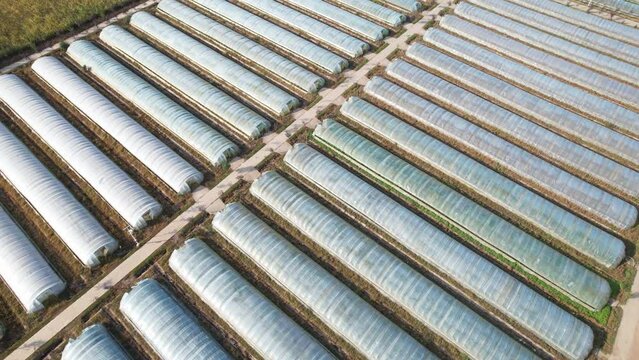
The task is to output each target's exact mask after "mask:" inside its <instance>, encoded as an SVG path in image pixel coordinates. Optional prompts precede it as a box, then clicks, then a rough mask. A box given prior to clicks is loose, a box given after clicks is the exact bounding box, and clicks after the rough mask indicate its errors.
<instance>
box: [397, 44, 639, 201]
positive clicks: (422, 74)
mask: <svg viewBox="0 0 639 360" xmlns="http://www.w3.org/2000/svg"><path fill="white" fill-rule="evenodd" d="M424 48H426V47H424ZM426 49H428V50H430V48H426ZM409 51H410V50H409ZM420 55H423V54H420ZM437 55H438V54H437V52H435V54H434V55H433V56H432V57H436V56H437ZM425 58H431V55H430V51H428V55H426V56H420V59H425ZM445 62H446V63H449V64H451V63H452V64H454V62H455V60H454V59H450V58H449V59H446V60H445ZM386 73H387V74H388V75H389V76H390V77H392V78H393V79H395V80H397V81H398V82H400V83H404V84H408V85H409V86H411V87H413V88H415V89H416V90H418V91H419V92H420V93H422V94H425V95H426V96H428V97H429V98H432V99H435V100H436V101H439V102H440V103H442V104H445V105H446V106H447V107H448V108H449V109H452V110H454V111H456V113H458V114H462V115H463V116H465V117H466V118H470V119H473V120H474V123H476V124H478V125H480V126H481V127H484V128H486V129H487V130H490V129H496V130H497V131H499V132H500V133H502V134H505V135H507V136H508V137H510V138H513V139H516V140H517V141H518V142H519V143H522V144H525V145H526V146H528V147H530V148H532V149H534V150H535V151H537V152H539V153H541V154H543V155H544V156H545V157H547V158H550V159H552V160H554V161H555V162H558V163H560V164H562V165H563V168H567V169H571V168H574V169H577V170H579V171H581V172H583V173H585V174H587V175H588V176H589V177H592V178H595V179H597V180H599V181H601V182H603V183H605V184H608V185H609V186H611V187H612V188H615V189H617V190H618V191H621V192H624V193H626V194H629V195H631V196H636V195H638V194H639V173H638V172H636V171H635V170H632V169H630V168H628V167H626V166H623V165H621V164H619V163H617V162H615V161H613V160H610V159H609V158H607V157H605V156H602V155H600V154H599V153H596V152H594V151H592V150H590V149H588V148H585V147H583V146H581V145H579V144H576V143H574V142H572V141H570V140H568V139H566V138H564V137H562V136H560V135H557V134H556V133H554V132H552V131H549V130H548V129H546V128H544V127H542V126H539V125H537V124H535V123H534V122H531V121H529V120H527V119H525V118H523V117H521V116H519V115H517V114H515V113H513V112H510V111H508V110H506V109H504V108H503V107H500V106H498V105H495V104H494V103H492V102H490V101H488V100H485V99H484V98H482V97H480V96H478V95H475V94H473V93H472V92H470V91H468V90H466V89H464V88H461V87H459V86H457V85H455V84H453V83H450V82H448V81H446V80H444V79H442V78H440V77H438V76H435V75H433V74H431V73H429V72H426V71H424V70H422V69H420V68H418V67H416V66H414V65H412V64H410V63H408V62H406V61H403V60H399V59H398V60H394V61H393V62H392V63H391V64H390V65H389V66H387V67H386ZM560 121H561V120H560ZM502 137H503V135H502ZM508 137H504V138H505V139H508ZM515 161H517V160H513V162H515Z"/></svg>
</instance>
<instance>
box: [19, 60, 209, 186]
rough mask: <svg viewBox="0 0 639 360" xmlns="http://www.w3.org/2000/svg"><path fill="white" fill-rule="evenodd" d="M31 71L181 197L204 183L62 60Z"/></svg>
mask: <svg viewBox="0 0 639 360" xmlns="http://www.w3.org/2000/svg"><path fill="white" fill-rule="evenodd" d="M31 69H32V70H33V71H34V72H35V73H36V74H37V75H38V77H40V79H42V80H43V81H44V82H45V83H47V84H48V85H49V86H50V87H51V88H52V89H53V90H54V91H56V92H57V93H58V94H59V95H61V96H62V97H64V98H65V99H66V100H67V101H69V102H70V103H71V104H72V105H73V106H74V108H75V109H77V110H78V111H79V112H81V113H82V114H83V115H84V116H85V117H86V118H88V119H89V120H91V121H92V122H93V123H95V124H96V125H98V126H99V127H100V128H101V129H102V130H104V131H105V132H107V133H108V134H109V135H111V136H112V137H113V138H114V139H115V140H116V141H117V142H119V143H120V144H121V145H122V146H123V147H124V148H125V149H126V150H127V151H129V152H130V153H131V154H132V155H133V156H135V157H136V158H137V159H138V160H140V161H141V162H142V163H143V164H144V165H145V166H146V167H147V168H149V170H151V172H153V173H155V174H156V175H157V176H158V177H159V178H160V179H162V181H164V182H165V183H166V184H167V185H169V187H171V188H172V189H173V190H174V191H176V192H177V193H178V194H187V193H189V192H190V191H191V189H192V188H195V187H196V186H197V185H198V184H199V183H201V182H202V180H203V175H202V173H201V172H199V171H198V170H197V169H195V168H194V167H193V166H191V164H189V163H188V162H187V161H186V160H184V159H183V158H182V157H181V156H180V155H178V154H176V153H175V152H174V151H173V150H171V148H169V147H168V146H166V145H165V144H164V143H162V142H161V141H160V140H159V139H158V138H157V137H155V135H153V134H151V133H150V132H149V131H148V130H146V129H145V128H144V127H143V126H142V125H140V124H138V123H137V122H136V121H135V120H133V119H132V118H131V117H129V116H128V115H127V114H126V113H125V112H124V111H122V110H121V109H120V108H118V107H117V106H115V105H114V104H113V103H112V102H111V101H110V100H109V99H107V98H106V97H105V96H104V95H102V94H101V93H100V92H98V91H97V90H96V89H94V88H93V87H91V85H89V84H88V83H86V82H85V81H84V80H83V79H82V78H80V76H78V75H77V74H76V73H74V72H73V71H72V70H71V69H69V68H68V67H66V66H65V65H64V64H63V63H62V62H61V61H60V60H58V59H56V58H54V57H50V56H45V57H41V58H39V59H38V60H36V61H34V62H33V64H32V65H31Z"/></svg>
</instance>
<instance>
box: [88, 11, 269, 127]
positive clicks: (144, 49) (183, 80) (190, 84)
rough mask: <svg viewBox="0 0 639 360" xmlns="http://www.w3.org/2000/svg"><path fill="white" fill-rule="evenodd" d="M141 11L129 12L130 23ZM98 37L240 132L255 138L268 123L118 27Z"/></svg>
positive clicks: (143, 69)
mask: <svg viewBox="0 0 639 360" xmlns="http://www.w3.org/2000/svg"><path fill="white" fill-rule="evenodd" d="M143 14H146V13H137V14H135V15H133V17H132V18H131V24H132V25H133V22H134V19H137V18H138V17H137V16H138V15H143ZM149 16H150V15H149ZM133 26H135V25H133ZM100 40H102V41H103V42H104V43H105V44H107V45H108V46H109V47H111V48H112V49H115V50H116V51H117V52H118V53H119V54H121V55H122V56H124V57H126V58H128V59H131V60H132V62H133V63H134V64H136V65H137V66H139V67H140V70H141V71H143V72H146V73H148V74H150V75H151V77H155V78H156V79H158V82H160V83H161V84H166V85H167V86H168V87H170V88H172V89H175V90H176V92H178V93H179V94H181V95H182V96H184V97H185V98H187V99H189V100H190V101H191V102H193V103H195V104H197V105H198V106H200V107H201V108H204V109H205V111H206V112H208V113H211V114H213V116H214V117H215V118H216V119H219V121H220V122H222V123H224V124H226V125H227V126H228V127H230V128H232V129H233V130H234V131H236V132H238V133H240V134H241V135H243V136H245V137H248V138H251V139H256V138H258V137H260V135H262V134H263V133H264V132H265V131H267V130H268V129H269V128H270V127H271V124H270V123H269V121H268V120H266V119H264V118H263V117H262V116H260V115H258V114H257V113H255V112H254V111H253V110H251V109H249V108H248V107H246V106H244V105H243V104H242V103H240V102H238V101H236V100H235V99H233V98H232V97H230V96H228V95H227V94H225V93H224V92H223V91H221V90H219V89H218V88H216V87H215V86H213V85H211V84H210V83H209V82H208V81H206V80H204V79H202V78H201V77H199V76H198V75H196V74H194V73H193V72H191V71H190V70H188V69H187V68H185V67H184V66H182V65H180V64H179V63H178V62H176V61H173V60H172V59H171V58H170V57H168V56H166V55H164V54H163V53H161V52H159V51H158V50H156V49H154V48H153V47H152V46H150V45H148V44H146V43H145V42H144V41H142V40H140V39H139V38H137V37H135V36H134V35H132V34H131V33H129V32H127V31H126V30H124V29H122V28H121V27H119V26H117V25H111V26H107V27H106V28H104V29H103V30H102V31H101V32H100Z"/></svg>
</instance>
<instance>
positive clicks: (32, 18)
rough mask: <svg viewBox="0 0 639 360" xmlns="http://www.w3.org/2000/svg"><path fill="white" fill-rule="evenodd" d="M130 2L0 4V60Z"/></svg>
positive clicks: (4, 0)
mask: <svg viewBox="0 0 639 360" xmlns="http://www.w3.org/2000/svg"><path fill="white" fill-rule="evenodd" d="M132 1H133V0H60V1H46V0H38V1H34V0H0V8H2V11H1V12H0V59H6V58H8V57H10V56H13V55H16V54H18V53H20V52H21V51H25V50H29V49H35V48H36V45H38V44H40V43H42V42H44V41H46V40H49V39H52V38H54V37H55V36H57V35H60V34H62V33H64V32H67V31H70V30H73V29H74V28H76V27H78V26H79V25H82V24H84V23H86V22H88V21H91V20H93V19H95V18H97V17H101V16H104V15H105V14H107V13H108V12H109V11H110V10H112V9H114V8H118V7H121V6H124V5H126V4H128V3H131V2H132Z"/></svg>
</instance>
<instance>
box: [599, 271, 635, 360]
mask: <svg viewBox="0 0 639 360" xmlns="http://www.w3.org/2000/svg"><path fill="white" fill-rule="evenodd" d="M630 293H631V295H630V299H628V301H627V302H626V303H625V304H624V305H623V306H622V307H621V308H622V309H623V315H622V318H621V324H619V329H618V330H617V337H616V338H615V345H614V347H613V348H612V354H610V355H608V356H607V358H608V359H610V360H630V359H637V358H639V276H635V281H634V282H633V283H632V290H631V291H630Z"/></svg>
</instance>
